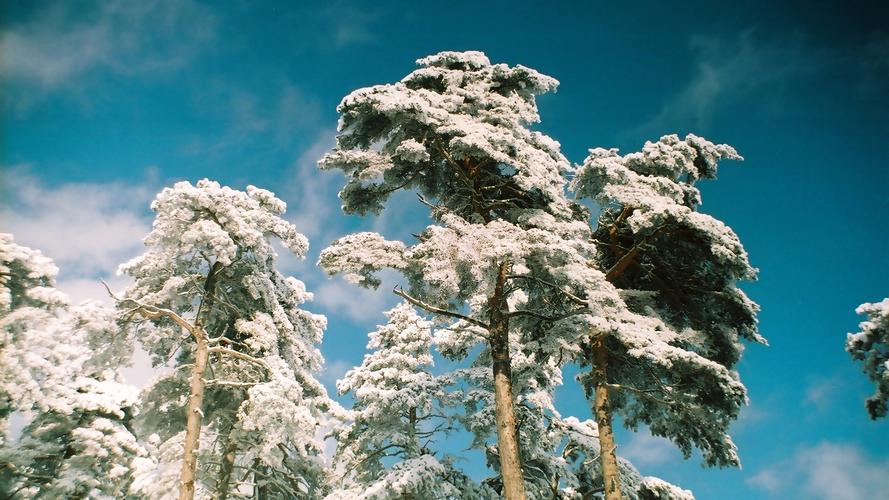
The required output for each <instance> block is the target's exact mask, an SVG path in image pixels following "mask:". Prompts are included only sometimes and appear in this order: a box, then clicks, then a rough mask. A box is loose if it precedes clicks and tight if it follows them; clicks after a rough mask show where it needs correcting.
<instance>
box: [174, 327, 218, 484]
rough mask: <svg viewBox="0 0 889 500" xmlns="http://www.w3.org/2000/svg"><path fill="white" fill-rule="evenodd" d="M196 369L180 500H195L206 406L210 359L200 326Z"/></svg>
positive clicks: (181, 476) (186, 425) (192, 373)
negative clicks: (205, 376)
mask: <svg viewBox="0 0 889 500" xmlns="http://www.w3.org/2000/svg"><path fill="white" fill-rule="evenodd" d="M194 336H195V349H194V368H192V371H191V394H190V395H189V396H188V415H187V416H186V418H187V420H186V423H185V450H184V455H183V459H182V472H181V474H180V476H179V500H192V499H193V498H194V480H195V469H196V468H197V461H198V455H197V453H198V440H199V439H200V437H201V419H202V418H203V412H202V410H201V406H202V405H203V404H204V370H206V369H207V360H208V359H209V357H210V351H209V346H208V345H207V334H206V333H205V332H204V329H203V328H202V327H201V326H200V325H198V326H196V327H195V330H194Z"/></svg>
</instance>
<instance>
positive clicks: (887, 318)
mask: <svg viewBox="0 0 889 500" xmlns="http://www.w3.org/2000/svg"><path fill="white" fill-rule="evenodd" d="M855 312H856V313H858V314H863V315H865V316H866V317H867V319H866V320H864V321H862V322H861V323H860V324H859V325H858V327H859V328H860V329H861V331H859V332H858V333H850V334H848V335H847V337H846V351H848V352H849V354H851V355H852V358H854V359H856V360H858V361H863V362H864V373H866V374H867V376H868V378H870V379H871V380H872V381H873V382H874V384H876V386H877V390H876V392H875V393H874V395H873V396H871V397H869V398H868V399H867V401H866V402H865V406H866V407H867V413H868V414H869V415H870V418H872V419H874V420H876V419H878V418H880V417H885V416H886V412H887V401H889V298H885V299H883V300H882V301H880V302H875V303H865V304H861V305H860V306H858V308H857V309H855Z"/></svg>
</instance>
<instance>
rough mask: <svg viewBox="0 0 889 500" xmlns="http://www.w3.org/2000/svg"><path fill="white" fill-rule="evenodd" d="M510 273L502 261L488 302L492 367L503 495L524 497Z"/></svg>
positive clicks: (519, 499) (514, 498) (511, 499)
mask: <svg viewBox="0 0 889 500" xmlns="http://www.w3.org/2000/svg"><path fill="white" fill-rule="evenodd" d="M508 272H509V263H508V262H503V263H501V264H500V270H499V272H498V275H497V284H496V286H495V288H494V295H493V296H492V297H491V298H490V300H489V301H488V309H489V315H490V331H489V333H490V335H491V337H490V343H491V357H492V358H493V362H492V369H493V372H494V415H495V419H496V421H497V445H498V448H499V451H500V476H501V478H502V479H503V498H505V499H506V500H524V499H525V479H524V476H523V474H522V464H521V460H520V458H519V443H518V436H517V433H516V421H515V409H514V408H513V394H512V366H511V360H510V356H509V317H508V316H507V315H506V309H507V306H506V293H505V292H504V284H505V283H506V275H507V274H508Z"/></svg>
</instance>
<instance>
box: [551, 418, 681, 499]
mask: <svg viewBox="0 0 889 500" xmlns="http://www.w3.org/2000/svg"><path fill="white" fill-rule="evenodd" d="M549 432H550V439H551V440H552V441H554V442H556V443H558V446H559V450H560V453H559V455H560V457H561V459H562V460H563V463H564V471H562V476H561V478H562V484H563V489H562V492H561V495H562V497H563V498H582V499H586V498H596V494H597V493H598V492H601V491H603V490H604V484H603V481H602V467H601V462H600V460H599V455H600V449H601V448H600V446H599V440H598V433H599V432H598V428H597V426H596V423H595V422H593V421H592V420H584V421H580V420H578V419H577V418H575V417H567V418H564V419H554V420H553V421H552V424H551V425H550V431H549ZM618 469H619V475H620V484H621V487H620V491H621V493H622V497H623V498H626V499H628V500H694V495H693V494H692V493H691V492H690V491H688V490H684V489H682V488H680V487H678V486H676V485H673V484H670V483H668V482H666V481H664V480H662V479H659V478H656V477H643V476H642V475H641V474H640V473H639V471H638V470H636V468H635V467H634V466H633V464H631V463H630V462H629V461H627V460H625V459H623V458H618ZM549 498H552V497H549Z"/></svg>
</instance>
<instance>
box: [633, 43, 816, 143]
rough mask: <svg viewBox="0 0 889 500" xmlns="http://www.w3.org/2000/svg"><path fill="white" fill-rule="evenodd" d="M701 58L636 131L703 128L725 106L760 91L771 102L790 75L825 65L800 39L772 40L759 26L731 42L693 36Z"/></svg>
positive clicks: (657, 132)
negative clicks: (759, 31) (759, 34)
mask: <svg viewBox="0 0 889 500" xmlns="http://www.w3.org/2000/svg"><path fill="white" fill-rule="evenodd" d="M691 48H692V52H693V53H694V57H695V62H694V64H693V67H694V73H693V74H692V75H691V77H690V79H689V80H688V82H687V83H686V84H685V85H684V86H683V87H682V88H681V90H680V91H679V92H677V93H676V94H675V95H674V96H673V97H672V98H670V99H668V100H667V101H666V102H665V103H664V105H663V107H662V108H661V109H660V111H658V112H657V113H656V114H655V115H654V116H652V117H651V118H650V119H649V120H648V121H646V122H645V123H643V124H642V125H640V126H639V127H637V129H636V130H634V131H633V133H634V135H638V134H642V135H651V134H655V135H658V134H664V133H669V132H671V131H673V130H675V129H676V128H677V127H681V128H689V129H702V128H705V127H706V126H707V124H708V123H709V122H710V120H711V119H712V117H713V116H714V115H715V114H716V113H717V112H718V111H720V110H721V109H723V108H724V107H725V106H727V105H729V104H731V103H734V102H737V100H739V99H742V98H745V97H748V96H751V95H753V94H758V95H759V97H761V102H760V103H761V104H765V105H766V106H768V105H769V104H770V103H771V102H775V101H776V98H777V96H779V95H780V93H781V92H783V91H784V89H785V88H786V87H787V85H788V83H789V80H790V78H792V77H795V76H798V75H800V74H803V73H805V72H807V71H813V70H815V69H817V68H818V67H819V66H821V65H822V62H823V61H820V60H819V59H818V58H816V57H815V56H814V54H812V53H810V52H808V51H806V50H805V49H804V46H803V44H802V43H801V42H800V41H799V40H792V41H790V42H783V43H769V42H764V41H761V40H759V39H757V38H756V32H755V31H754V30H748V31H746V32H744V33H742V34H741V35H740V36H739V37H738V39H737V40H734V41H729V42H726V41H724V40H719V39H716V38H711V37H694V38H692V41H691Z"/></svg>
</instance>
